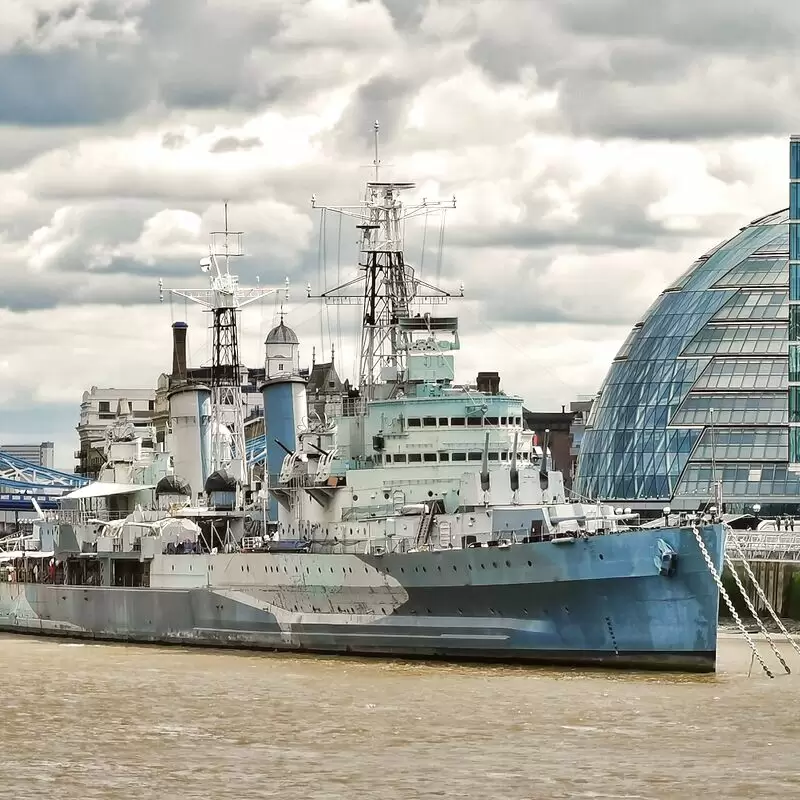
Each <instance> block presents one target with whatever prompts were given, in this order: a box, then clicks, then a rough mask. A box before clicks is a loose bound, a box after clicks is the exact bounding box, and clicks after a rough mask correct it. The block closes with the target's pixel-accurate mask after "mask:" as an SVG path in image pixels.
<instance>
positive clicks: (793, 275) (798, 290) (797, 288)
mask: <svg viewBox="0 0 800 800" xmlns="http://www.w3.org/2000/svg"><path fill="white" fill-rule="evenodd" d="M789 299H790V300H800V265H798V264H794V263H792V264H789Z"/></svg>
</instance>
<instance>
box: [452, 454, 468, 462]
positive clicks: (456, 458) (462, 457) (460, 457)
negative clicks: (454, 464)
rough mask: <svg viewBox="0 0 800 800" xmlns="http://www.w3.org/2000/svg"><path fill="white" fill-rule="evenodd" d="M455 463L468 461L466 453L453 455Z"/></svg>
mask: <svg viewBox="0 0 800 800" xmlns="http://www.w3.org/2000/svg"><path fill="white" fill-rule="evenodd" d="M452 457H453V461H466V460H467V454H466V453H453V456H452Z"/></svg>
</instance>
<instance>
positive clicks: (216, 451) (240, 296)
mask: <svg viewBox="0 0 800 800" xmlns="http://www.w3.org/2000/svg"><path fill="white" fill-rule="evenodd" d="M242 237H243V233H242V231H231V230H228V204H227V203H226V204H225V209H224V230H221V231H212V232H211V242H210V245H209V253H208V256H207V257H206V258H204V259H202V260H201V261H200V268H201V270H202V271H203V272H206V273H208V277H209V288H208V289H170V290H169V291H170V292H171V293H172V294H174V295H176V296H178V297H184V298H186V299H187V300H191V301H192V302H194V303H197V304H198V305H201V306H203V307H204V308H205V309H206V310H208V311H210V312H211V318H212V322H211V328H212V353H211V468H212V471H214V470H225V471H228V472H230V473H231V475H232V476H233V477H234V478H236V480H237V481H238V482H239V483H240V484H243V483H245V482H246V480H247V455H246V449H245V436H244V403H243V398H242V375H241V372H242V363H241V360H240V356H239V329H238V325H239V319H238V315H239V312H240V311H241V309H242V308H244V307H245V306H246V305H249V304H250V303H252V302H254V301H256V300H259V299H261V298H263V297H266V296H267V295H271V294H274V293H275V292H278V291H280V290H279V289H268V288H262V287H257V288H249V289H244V288H242V287H240V286H239V276H238V275H235V274H233V273H232V272H231V259H232V258H240V257H242V256H243V255H244V249H243V246H242ZM159 285H160V288H161V299H162V300H163V283H162V282H161V281H159ZM286 292H287V297H288V279H287V286H286Z"/></svg>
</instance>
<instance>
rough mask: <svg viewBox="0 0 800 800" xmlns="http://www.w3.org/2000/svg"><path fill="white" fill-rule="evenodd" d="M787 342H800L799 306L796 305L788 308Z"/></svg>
mask: <svg viewBox="0 0 800 800" xmlns="http://www.w3.org/2000/svg"><path fill="white" fill-rule="evenodd" d="M789 341H790V342H800V306H798V305H797V304H796V303H794V304H792V306H791V307H790V308H789Z"/></svg>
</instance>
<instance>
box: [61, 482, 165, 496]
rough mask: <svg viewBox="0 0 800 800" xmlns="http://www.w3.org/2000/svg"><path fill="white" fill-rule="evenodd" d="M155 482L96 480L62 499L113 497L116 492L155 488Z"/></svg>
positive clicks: (130, 492)
mask: <svg viewBox="0 0 800 800" xmlns="http://www.w3.org/2000/svg"><path fill="white" fill-rule="evenodd" d="M154 488H155V484H152V483H151V484H143V483H104V482H103V481H95V482H94V483H90V484H88V485H86V486H81V488H80V489H76V490H75V491H74V492H70V493H69V494H65V495H62V496H61V497H60V498H59V499H60V500H88V499H89V498H91V497H111V496H112V495H115V494H133V493H134V492H141V491H143V490H145V489H154Z"/></svg>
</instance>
